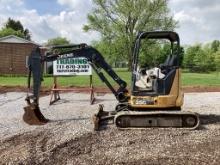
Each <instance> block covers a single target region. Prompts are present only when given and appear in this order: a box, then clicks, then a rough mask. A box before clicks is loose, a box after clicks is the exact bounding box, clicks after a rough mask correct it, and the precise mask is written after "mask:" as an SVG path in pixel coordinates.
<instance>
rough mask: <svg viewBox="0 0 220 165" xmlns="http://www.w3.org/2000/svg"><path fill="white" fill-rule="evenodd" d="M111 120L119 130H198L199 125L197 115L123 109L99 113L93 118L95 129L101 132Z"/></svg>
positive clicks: (179, 112) (184, 112)
mask: <svg viewBox="0 0 220 165" xmlns="http://www.w3.org/2000/svg"><path fill="white" fill-rule="evenodd" d="M109 120H111V121H112V122H113V123H114V124H115V126H116V127H117V128H119V129H145V128H169V127H171V128H183V129H196V128H197V127H198V126H199V124H200V121H199V116H198V114H197V113H193V112H186V111H174V110H172V111H171V110H166V111H160V110H157V111H156V110H151V111H149V110H148V111H133V110H130V109H129V108H128V107H127V108H125V107H123V108H122V110H121V111H119V110H118V109H117V110H116V111H109V112H108V111H104V110H103V106H102V105H100V106H99V111H98V113H97V114H95V115H94V117H93V122H94V129H95V130H99V129H100V128H101V127H102V126H103V125H105V124H104V123H106V121H109Z"/></svg>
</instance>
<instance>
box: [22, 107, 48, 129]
mask: <svg viewBox="0 0 220 165" xmlns="http://www.w3.org/2000/svg"><path fill="white" fill-rule="evenodd" d="M23 120H24V122H25V123H27V124H29V125H44V124H46V123H47V122H48V121H49V120H48V119H46V118H45V117H44V116H43V114H42V113H41V111H40V108H39V106H38V105H33V104H30V105H28V106H26V107H24V115H23Z"/></svg>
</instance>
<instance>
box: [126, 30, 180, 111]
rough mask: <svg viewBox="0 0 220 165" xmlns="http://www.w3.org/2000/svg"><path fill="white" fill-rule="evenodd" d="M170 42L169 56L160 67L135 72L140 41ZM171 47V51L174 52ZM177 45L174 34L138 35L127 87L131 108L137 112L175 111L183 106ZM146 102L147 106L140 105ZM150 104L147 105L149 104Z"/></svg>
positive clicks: (145, 33) (154, 33) (178, 47)
mask: <svg viewBox="0 0 220 165" xmlns="http://www.w3.org/2000/svg"><path fill="white" fill-rule="evenodd" d="M151 39H153V40H155V39H156V40H163V39H166V40H168V41H170V45H171V46H170V54H169V55H167V58H166V60H165V61H164V63H162V64H160V65H157V66H154V67H152V68H148V69H146V70H144V72H143V70H142V72H140V71H139V67H138V64H139V57H140V55H139V54H140V49H141V41H142V40H151ZM174 45H175V48H174ZM179 50H180V42H179V36H178V34H177V33H175V32H170V31H161V32H141V33H139V35H138V36H137V39H136V43H135V48H134V55H133V65H132V66H133V71H132V83H131V87H132V88H131V101H130V103H131V106H132V107H137V108H145V109H146V108H174V107H175V108H177V109H180V107H181V106H182V104H183V93H182V92H181V87H180V83H181V82H180V65H179V64H180V62H179V60H180V57H179V56H180V55H179V54H180V52H179ZM140 100H142V101H143V102H144V101H146V102H149V104H140V103H141V101H140ZM149 100H151V101H149Z"/></svg>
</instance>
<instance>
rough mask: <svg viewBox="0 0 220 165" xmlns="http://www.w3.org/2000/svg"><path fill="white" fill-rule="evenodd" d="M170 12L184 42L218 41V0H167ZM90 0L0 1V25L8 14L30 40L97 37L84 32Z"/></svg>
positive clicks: (73, 40)
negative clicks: (17, 21)
mask: <svg viewBox="0 0 220 165" xmlns="http://www.w3.org/2000/svg"><path fill="white" fill-rule="evenodd" d="M168 3H169V8H170V14H171V15H172V16H173V17H174V19H175V20H177V21H178V22H179V23H178V27H177V28H176V29H175V31H176V32H178V33H179V35H180V39H181V43H182V44H184V45H188V44H195V43H206V42H210V41H213V40H216V39H217V40H220V1H219V0H210V1H208V0H169V2H168ZM91 10H92V0H0V27H2V26H3V25H4V23H5V22H6V21H7V19H8V17H11V18H13V19H15V20H20V21H21V23H22V24H23V25H24V27H25V28H28V29H29V30H30V32H31V35H32V40H33V41H35V42H38V43H45V42H46V41H47V40H48V39H51V38H54V37H58V36H62V37H66V38H67V39H68V40H70V41H71V42H72V43H82V42H83V43H91V41H92V40H98V39H99V38H100V37H99V34H98V33H97V32H87V33H86V32H84V31H83V30H82V27H83V25H85V24H86V22H87V14H88V13H89V12H91Z"/></svg>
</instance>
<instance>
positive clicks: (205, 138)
mask: <svg viewBox="0 0 220 165" xmlns="http://www.w3.org/2000/svg"><path fill="white" fill-rule="evenodd" d="M25 96H26V94H25V93H21V92H10V93H4V94H0V164H3V163H5V164H10V163H11V164H18V163H20V164H200V165H201V164H216V165H219V164H220V93H218V92H212V93H187V94H185V102H184V106H183V110H187V111H188V110H189V111H193V112H197V113H200V114H201V116H200V118H201V122H202V125H201V126H200V128H199V129H197V130H193V131H192V130H191V131H190V130H178V129H146V130H126V131H120V130H117V129H116V128H115V127H114V126H113V125H110V126H109V127H107V128H106V129H104V130H102V131H100V132H94V131H93V124H92V121H91V116H92V115H93V114H94V113H95V112H96V111H97V108H98V104H99V103H101V104H104V106H105V109H109V110H113V109H114V106H115V105H116V100H115V98H114V96H113V95H111V94H105V95H103V96H97V103H96V104H94V105H90V103H89V95H88V94H80V93H75V94H73V93H62V94H61V98H62V100H60V101H59V102H57V103H55V104H54V105H52V106H49V105H48V104H49V99H50V97H49V96H45V97H42V98H41V99H40V107H41V111H42V113H43V114H44V115H45V117H47V118H49V119H50V120H51V122H50V123H49V124H46V125H43V126H29V125H27V124H25V123H24V122H23V121H22V115H23V107H24V106H25V102H24V98H25Z"/></svg>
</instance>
